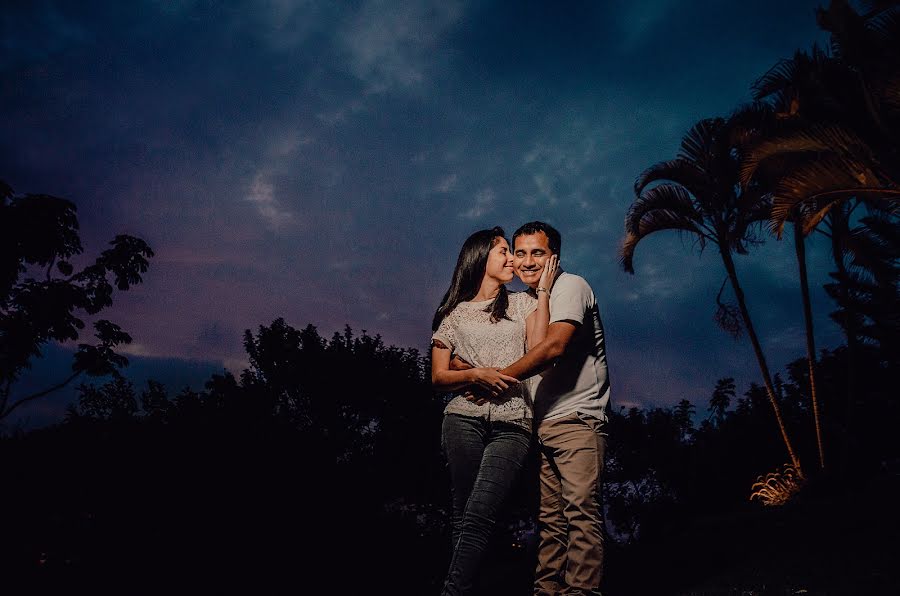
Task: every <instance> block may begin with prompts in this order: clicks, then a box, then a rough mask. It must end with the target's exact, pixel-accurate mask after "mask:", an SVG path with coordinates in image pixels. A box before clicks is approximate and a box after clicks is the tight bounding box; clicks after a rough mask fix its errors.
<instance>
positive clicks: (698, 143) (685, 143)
mask: <svg viewBox="0 0 900 596" xmlns="http://www.w3.org/2000/svg"><path fill="white" fill-rule="evenodd" d="M724 123H725V121H724V120H723V119H722V118H705V119H703V120H701V121H699V122H697V123H696V124H695V125H694V126H692V127H691V129H690V130H689V131H688V132H687V134H685V135H684V138H683V139H682V140H681V150H680V151H679V152H678V157H679V158H680V159H683V160H686V161H689V162H691V163H693V164H694V165H696V166H697V167H698V168H700V169H701V170H703V171H706V170H707V167H708V164H709V161H710V157H711V154H712V147H713V143H714V142H715V140H716V136H717V135H718V133H719V131H720V130H721V129H722V126H723V125H724Z"/></svg>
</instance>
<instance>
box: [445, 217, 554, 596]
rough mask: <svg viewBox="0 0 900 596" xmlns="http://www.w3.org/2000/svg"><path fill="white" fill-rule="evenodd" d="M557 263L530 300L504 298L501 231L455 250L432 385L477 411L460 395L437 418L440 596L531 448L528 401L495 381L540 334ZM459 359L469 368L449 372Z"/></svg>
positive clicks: (449, 589) (457, 578)
mask: <svg viewBox="0 0 900 596" xmlns="http://www.w3.org/2000/svg"><path fill="white" fill-rule="evenodd" d="M556 266H557V262H556V257H555V256H554V257H552V258H551V260H550V261H549V262H548V264H547V266H546V267H545V268H544V272H543V274H542V276H541V282H540V283H539V287H538V292H537V299H535V297H534V296H532V295H531V294H529V293H527V292H520V293H514V294H508V293H507V291H506V286H505V284H506V283H508V282H510V281H512V279H513V259H512V253H511V252H510V250H509V244H508V243H507V241H506V239H505V238H504V233H503V229H502V228H493V229H490V230H481V231H479V232H475V233H474V234H472V235H471V236H469V238H468V239H466V241H465V243H464V244H463V247H462V250H461V251H460V253H459V259H458V260H457V262H456V269H455V270H454V272H453V280H452V282H451V284H450V289H449V290H447V293H446V295H445V296H444V300H443V302H442V303H441V306H440V307H439V308H438V310H437V313H435V316H434V322H433V323H432V331H433V332H434V335H433V336H432V350H431V382H432V384H433V385H434V387H435V388H437V389H439V390H443V391H452V390H456V389H461V388H463V387H467V388H471V387H474V388H475V390H476V391H478V392H479V393H480V394H481V395H487V396H489V399H488V400H487V402H486V403H484V404H482V405H478V404H476V403H474V402H472V401H469V400H467V399H466V398H465V397H464V396H462V395H457V396H456V397H454V398H453V399H452V400H451V401H450V403H449V404H448V405H447V408H446V409H445V410H444V422H443V426H442V429H441V442H442V445H443V448H444V453H445V455H446V457H447V462H448V464H449V468H450V480H451V490H452V501H453V545H454V547H453V558H452V560H451V562H450V570H449V571H448V573H447V579H446V581H445V583H444V589H443V594H448V595H449V594H465V593H466V592H468V591H470V590H471V588H472V585H473V583H474V581H475V576H476V573H477V569H478V564H479V563H480V562H481V558H482V554H483V552H484V550H485V547H486V546H487V542H488V539H489V537H490V534H491V531H492V529H493V527H494V524H495V523H496V520H497V517H498V512H499V511H500V507H501V506H502V504H503V502H504V501H505V499H506V497H507V495H508V494H509V491H510V489H511V488H512V486H513V483H514V481H515V479H516V476H517V475H518V473H519V471H520V470H521V469H522V466H523V464H524V462H525V458H526V455H527V453H528V447H529V444H530V442H531V400H530V397H529V396H528V394H527V390H526V388H525V384H524V383H519V382H518V381H517V380H516V379H514V378H513V377H509V376H507V375H504V374H501V373H500V372H499V371H500V369H502V368H503V367H505V366H508V365H510V364H512V363H513V362H515V361H516V360H518V359H519V358H520V357H521V356H522V355H523V354H524V353H525V348H526V346H527V347H529V348H530V347H532V346H534V345H537V344H538V343H539V342H540V341H541V340H543V338H544V337H545V336H546V334H547V326H548V323H549V320H550V298H549V294H550V291H549V290H550V284H551V283H552V281H553V279H554V277H555V273H556ZM455 355H458V356H459V357H460V358H462V359H463V360H464V361H465V362H467V363H469V364H471V365H472V368H468V369H466V370H453V369H451V366H450V362H451V360H452V358H453V356H455Z"/></svg>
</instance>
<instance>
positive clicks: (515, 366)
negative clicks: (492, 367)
mask: <svg viewBox="0 0 900 596" xmlns="http://www.w3.org/2000/svg"><path fill="white" fill-rule="evenodd" d="M564 350H565V346H564V345H563V346H559V345H558V344H557V342H551V341H548V340H544V341H542V342H541V343H539V344H538V345H536V346H535V347H534V348H532V349H531V350H529V351H528V352H527V353H526V354H525V355H524V356H522V357H521V358H519V359H518V360H516V361H515V362H513V363H512V364H510V365H509V366H507V367H506V368H504V369H503V370H502V371H500V372H502V373H503V374H505V375H509V376H511V377H515V378H517V379H519V380H520V381H522V380H524V379H527V378H528V377H531V376H534V375H536V374H537V373H539V372H541V371H542V370H544V369H545V368H547V367H548V366H550V365H551V364H553V362H555V361H556V359H557V358H559V357H560V356H562V353H563V351H564Z"/></svg>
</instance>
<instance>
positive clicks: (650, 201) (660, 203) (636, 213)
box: [625, 183, 702, 234]
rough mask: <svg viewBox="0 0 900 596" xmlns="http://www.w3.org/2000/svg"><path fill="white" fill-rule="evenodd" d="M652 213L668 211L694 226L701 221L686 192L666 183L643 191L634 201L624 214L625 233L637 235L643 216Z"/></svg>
mask: <svg viewBox="0 0 900 596" xmlns="http://www.w3.org/2000/svg"><path fill="white" fill-rule="evenodd" d="M653 211H670V212H672V213H673V214H677V215H678V216H679V217H684V218H687V219H689V220H692V221H694V222H695V223H696V224H699V223H700V222H701V221H702V216H701V214H700V212H699V211H698V210H697V208H696V207H695V206H694V201H693V200H692V198H691V195H690V194H689V193H688V191H687V190H686V189H685V188H684V187H683V186H681V185H679V184H671V183H667V184H660V185H659V186H654V187H653V188H650V189H648V190H645V191H644V192H643V193H642V194H641V196H639V197H638V198H637V199H635V200H634V202H633V203H632V204H631V207H629V208H628V213H626V214H625V231H626V232H628V233H631V234H637V233H639V231H640V228H641V222H642V221H643V219H644V216H646V215H647V214H648V213H651V212H653Z"/></svg>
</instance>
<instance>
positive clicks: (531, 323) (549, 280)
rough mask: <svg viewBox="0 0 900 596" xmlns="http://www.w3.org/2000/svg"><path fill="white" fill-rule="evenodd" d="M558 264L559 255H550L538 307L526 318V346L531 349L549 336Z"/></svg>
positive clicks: (538, 293)
mask: <svg viewBox="0 0 900 596" xmlns="http://www.w3.org/2000/svg"><path fill="white" fill-rule="evenodd" d="M558 266H559V257H558V256H557V255H550V258H548V259H547V264H546V265H544V270H543V271H542V272H541V279H540V281H538V287H537V299H538V305H537V308H536V309H535V311H534V312H533V313H531V314H530V315H528V318H526V319H525V346H526V347H527V348H528V350H529V351H530V350H531V349H532V348H534V347H535V346H536V345H538V344H539V343H541V342H542V341H544V339H545V338H546V337H547V327H548V326H549V325H550V289H551V288H552V287H553V282H554V281H556V271H557V268H558Z"/></svg>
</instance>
